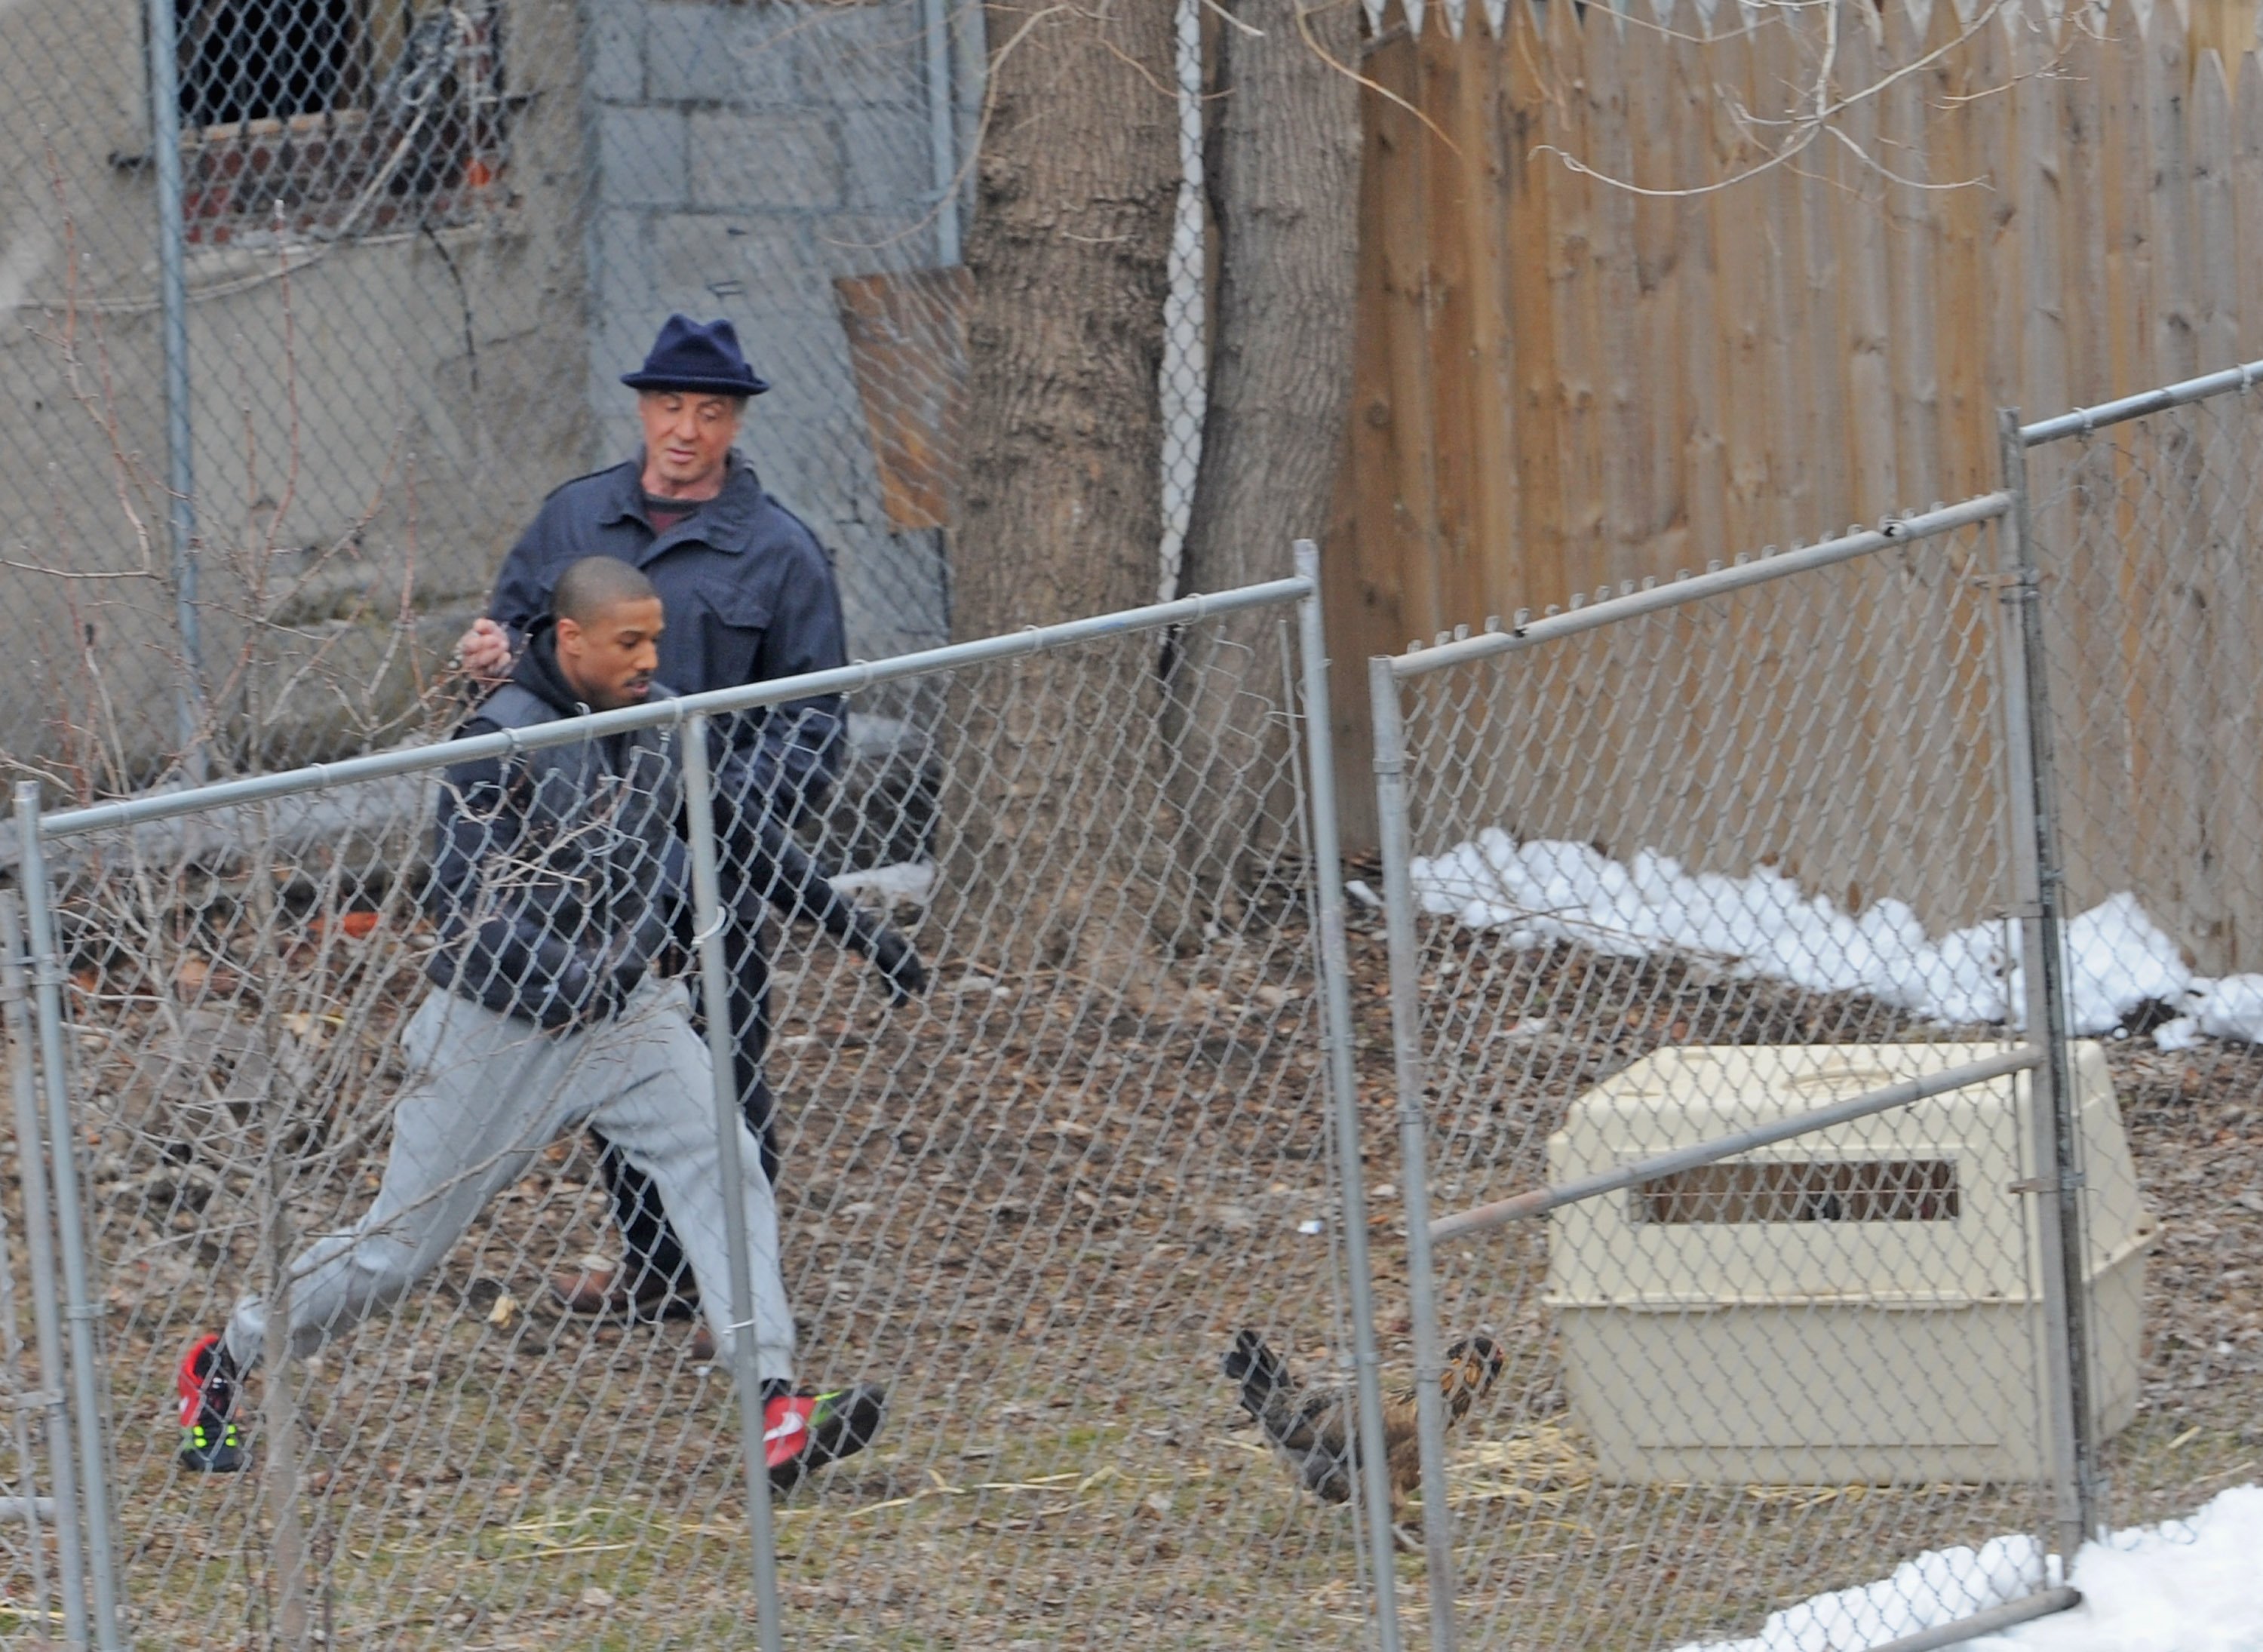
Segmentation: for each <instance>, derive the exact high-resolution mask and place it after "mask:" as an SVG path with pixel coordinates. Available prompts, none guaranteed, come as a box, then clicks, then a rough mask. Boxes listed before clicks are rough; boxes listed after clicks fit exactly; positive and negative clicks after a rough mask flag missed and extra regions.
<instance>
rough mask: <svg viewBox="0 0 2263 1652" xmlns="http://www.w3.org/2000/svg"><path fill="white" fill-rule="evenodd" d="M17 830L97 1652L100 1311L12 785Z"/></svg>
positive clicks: (56, 970)
mask: <svg viewBox="0 0 2263 1652" xmlns="http://www.w3.org/2000/svg"><path fill="white" fill-rule="evenodd" d="M16 830H17V833H18V841H19V844H20V846H21V849H22V859H21V860H19V861H18V878H19V880H20V881H21V883H22V886H23V894H24V916H25V920H26V922H25V929H26V930H27V931H28V932H29V935H30V938H31V960H32V990H33V1015H34V1017H35V1018H36V1019H37V1022H38V1025H39V1038H40V1076H41V1077H42V1078H43V1079H44V1080H45V1083H46V1087H47V1138H48V1143H47V1144H48V1148H49V1150H50V1151H51V1152H52V1153H53V1155H54V1167H53V1169H54V1193H55V1231H56V1234H57V1235H58V1237H59V1238H60V1241H61V1245H60V1249H61V1253H62V1279H63V1296H64V1301H65V1310H64V1311H65V1314H66V1316H67V1317H68V1318H69V1322H70V1363H71V1404H72V1407H73V1409H74V1410H75V1412H76V1426H75V1428H74V1430H73V1432H74V1433H76V1436H77V1441H78V1456H79V1468H80V1473H81V1474H82V1476H83V1479H84V1481H85V1484H86V1547H87V1561H88V1564H87V1570H88V1573H89V1576H90V1578H91V1580H92V1582H93V1584H94V1643H95V1645H96V1646H98V1647H99V1648H101V1649H102V1652H117V1649H118V1648H119V1647H120V1646H121V1645H122V1644H123V1634H124V1631H123V1628H122V1626H121V1625H120V1622H119V1612H118V1556H117V1554H116V1552H115V1551H114V1550H113V1549H112V1547H111V1538H110V1491H109V1485H110V1474H109V1465H108V1460H107V1457H106V1455H105V1450H104V1441H103V1417H102V1402H101V1396H100V1381H99V1378H98V1373H97V1371H96V1369H95V1348H94V1327H95V1321H96V1318H97V1316H98V1314H99V1312H100V1310H99V1309H98V1308H96V1307H95V1305H94V1299H93V1294H92V1293H91V1291H90V1288H89V1286H88V1270H87V1257H86V1231H87V1230H86V1217H85V1214H84V1213H83V1212H82V1211H81V1210H80V1208H79V1178H78V1163H77V1155H76V1153H75V1152H74V1151H73V1150H72V1133H71V1113H70V1084H69V1077H68V1069H66V1068H65V1066H64V1054H63V1002H62V983H63V967H62V959H61V955H60V954H59V953H58V950H57V941H56V938H55V924H54V911H53V909H52V902H53V900H54V892H53V890H52V889H51V888H49V886H48V883H47V857H46V851H45V848H44V846H43V845H42V844H41V843H40V788H39V785H38V783H37V782H35V781H32V780H19V781H18V782H17V784H16Z"/></svg>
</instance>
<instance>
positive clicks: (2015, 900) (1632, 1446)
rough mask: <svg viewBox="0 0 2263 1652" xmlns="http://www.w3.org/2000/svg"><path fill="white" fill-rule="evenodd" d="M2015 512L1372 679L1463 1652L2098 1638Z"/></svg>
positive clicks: (1417, 1250)
mask: <svg viewBox="0 0 2263 1652" xmlns="http://www.w3.org/2000/svg"><path fill="white" fill-rule="evenodd" d="M2011 507H2012V499H2011V496H2009V495H2007V494H1994V495H1990V496H1985V497H1983V498H1979V499H1975V500H1972V501H1969V502H1967V503H1965V504H1961V505H1957V506H1955V507H1952V508H1948V509H1937V510H1935V511H1933V512H1931V513H1929V514H1927V515H1920V516H1912V517H1910V518H1905V519H1902V520H1898V521H1894V522H1890V523H1888V524H1887V525H1884V526H1883V527H1881V528H1880V529H1878V530H1876V531H1875V532H1869V533H1859V532H1858V533H1850V534H1849V535H1847V537H1845V538H1843V539H1839V540H1831V541H1828V542H1826V543H1822V544H1818V545H1815V546H1811V547H1803V548H1795V549H1793V550H1791V551H1789V552H1776V551H1775V550H1773V549H1772V550H1770V551H1769V552H1768V553H1766V554H1763V555H1761V556H1760V557H1758V558H1754V559H1750V560H1746V559H1739V562H1737V563H1736V564H1735V565H1733V566H1730V567H1722V566H1720V565H1718V564H1716V565H1715V566H1714V567H1713V568H1712V569H1710V570H1709V571H1708V572H1706V573H1704V574H1702V575H1697V576H1685V577H1683V578H1681V579H1680V580H1678V581H1674V582H1671V583H1655V582H1650V583H1645V584H1644V585H1642V586H1641V587H1639V588H1637V587H1634V586H1631V585H1629V586H1624V587H1621V588H1618V589H1615V590H1613V589H1606V590H1605V591H1600V592H1598V593H1597V594H1596V596H1595V597H1594V598H1593V599H1592V600H1583V601H1576V602H1574V603H1573V605H1572V607H1571V609H1570V610H1569V611H1568V612H1556V611H1553V610H1551V612H1549V613H1548V614H1547V615H1546V616H1545V617H1542V618H1529V617H1527V616H1523V615H1520V616H1519V617H1518V619H1517V621H1516V623H1515V626H1514V627H1512V628H1510V629H1507V630H1488V631H1487V632H1486V634H1480V635H1475V636H1470V635H1462V636H1457V637H1455V638H1453V639H1450V640H1449V639H1444V638H1442V639H1440V641H1439V642H1438V644H1437V645H1436V646H1434V647H1430V648H1414V649H1412V650H1410V651H1409V652H1408V653H1406V655H1404V656H1397V657H1392V658H1379V659H1377V660H1376V661H1374V662H1373V663H1372V667H1371V683H1372V688H1373V696H1374V705H1375V718H1376V729H1377V757H1376V772H1377V799H1378V804H1379V808H1380V817H1381V822H1382V830H1383V848H1384V860H1385V881H1386V884H1387V886H1388V888H1387V891H1386V907H1387V922H1388V925H1389V944H1390V954H1391V982H1392V1027H1393V1033H1394V1041H1395V1057H1396V1062H1397V1070H1398V1087H1399V1127H1400V1134H1401V1141H1400V1147H1401V1152H1402V1156H1403V1160H1404V1163H1403V1177H1402V1185H1403V1187H1404V1190H1405V1192H1404V1195H1403V1198H1404V1215H1405V1218H1406V1235H1407V1242H1408V1243H1407V1252H1408V1277H1407V1279H1406V1293H1407V1301H1406V1317H1407V1320H1408V1322H1410V1324H1411V1332H1412V1338H1411V1339H1412V1348H1411V1361H1410V1363H1411V1366H1412V1369H1413V1373H1414V1377H1415V1380H1416V1388H1415V1393H1414V1400H1415V1402H1416V1404H1417V1405H1418V1406H1419V1407H1420V1409H1421V1429H1420V1441H1421V1465H1420V1477H1421V1505H1422V1527H1423V1532H1422V1543H1423V1547H1424V1550H1425V1554H1426V1557H1427V1575H1428V1596H1429V1605H1430V1612H1431V1614H1432V1631H1433V1632H1432V1636H1431V1644H1432V1645H1433V1646H1434V1647H1435V1648H1447V1647H1450V1646H1452V1645H1454V1644H1456V1643H1457V1634H1458V1635H1459V1636H1460V1637H1462V1639H1463V1640H1464V1641H1466V1643H1468V1644H1472V1645H1483V1646H1487V1647H1515V1648H1559V1647H1560V1648H1575V1647H1576V1648H1652V1647H1674V1646H1680V1645H1684V1644H1689V1643H1697V1642H1704V1641H1717V1640H1721V1639H1723V1638H1726V1637H1732V1636H1737V1635H1751V1634H1755V1633H1757V1632H1759V1631H1761V1627H1762V1626H1761V1619H1762V1618H1763V1617H1764V1616H1765V1615H1766V1614H1767V1613H1768V1612H1770V1611H1771V1610H1772V1609H1781V1608H1784V1607H1786V1606H1788V1605H1790V1604H1791V1603H1796V1602H1800V1601H1802V1600H1804V1599H1805V1598H1808V1597H1812V1596H1816V1595H1818V1594H1821V1593H1823V1592H1825V1591H1829V1590H1841V1589H1846V1588H1849V1587H1851V1586H1855V1585H1860V1584H1864V1583H1869V1581H1870V1580H1873V1579H1876V1578H1880V1577H1883V1576H1886V1575H1887V1574H1889V1573H1891V1574H1892V1576H1891V1581H1890V1582H1888V1583H1883V1584H1878V1585H1876V1586H1875V1587H1872V1588H1870V1589H1869V1590H1863V1591H1861V1592H1859V1593H1857V1594H1855V1595H1850V1596H1847V1597H1844V1598H1841V1599H1840V1601H1838V1602H1837V1603H1836V1604H1835V1605H1832V1606H1830V1607H1829V1608H1828V1609H1827V1610H1828V1611H1829V1612H1840V1613H1842V1614H1844V1625H1843V1627H1844V1628H1845V1630H1846V1638H1845V1639H1843V1641H1842V1640H1834V1641H1832V1644H1847V1645H1872V1646H1875V1645H1883V1644H1885V1643H1886V1642H1888V1641H1895V1643H1896V1644H1897V1645H1898V1640H1897V1639H1896V1638H1897V1637H1898V1636H1899V1635H1902V1634H1912V1633H1918V1632H1921V1631H1924V1630H1927V1629H1932V1628H1938V1627H1941V1626H1944V1625H1948V1624H1949V1623H1952V1622H1956V1621H1958V1620H1963V1619H1972V1618H1974V1617H1975V1616H1976V1615H1977V1614H1982V1613H1987V1614H1990V1615H1989V1617H1988V1619H1987V1620H1988V1621H2009V1620H2016V1619H2018V1618H2021V1617H2024V1616H2032V1615H2036V1614H2039V1613H2041V1612H2045V1611H2049V1610H2052V1609H2054V1608H2055V1607H2057V1606H2060V1605H2065V1604H2067V1601H2068V1599H2069V1598H2070V1594H2069V1591H2067V1590H2064V1589H2059V1588H2055V1587H2053V1585H2054V1583H2056V1581H2057V1580H2056V1579H2055V1577H2053V1576H2050V1570H2049V1568H2048V1566H2047V1564H2046V1561H2045V1558H2044V1557H2045V1555H2046V1554H2047V1553H2049V1552H2057V1553H2071V1552H2072V1546H2071V1542H2070V1539H2071V1538H2073V1537H2075V1536H2077V1535H2078V1534H2079V1532H2080V1531H2081V1530H2082V1526H2083V1522H2084V1520H2085V1518H2086V1511H2085V1510H2084V1507H2083V1503H2082V1498H2083V1484H2082V1478H2081V1474H2080V1460H2079V1459H2080V1453H2079V1450H2078V1446H2079V1438H2078V1433H2079V1431H2077V1430H2076V1428H2075V1426H2074V1423H2073V1417H2074V1410H2073V1406H2074V1395H2073V1387H2074V1385H2077V1384H2079V1380H2080V1379H2079V1374H2078V1373H2079V1370H2080V1366H2079V1362H2071V1361H2070V1360H2069V1359H2068V1358H2067V1357H2066V1356H2065V1353H2064V1351H2065V1350H2066V1349H2067V1348H2068V1347H2069V1346H2071V1345H2072V1344H2071V1343H2070V1340H2069V1335H2068V1330H2067V1327H2066V1325H2065V1322H2064V1321H2065V1316H2066V1315H2067V1313H2068V1311H2069V1308H2068V1298H2067V1295H2066V1293H2065V1292H2064V1288H2063V1286H2064V1273H2063V1271H2062V1265H2061V1262H2062V1238H2061V1228H2062V1223H2061V1221H2060V1220H2059V1218H2060V1215H2061V1211H2060V1206H2059V1204H2058V1202H2057V1199H2055V1198H2052V1197H2045V1196H2040V1195H2042V1192H2043V1191H2044V1190H2047V1189H2052V1188H2055V1187H2056V1186H2057V1174H2056V1166H2057V1157H2056V1155H2057V1148H2055V1146H2054V1143H2056V1142H2057V1141H2060V1140H2062V1139H2063V1138H2064V1135H2065V1131H2064V1128H2063V1127H2060V1126H2059V1125H2058V1124H2057V1121H2056V1120H2057V1114H2058V1113H2060V1112H2064V1111H2065V1110H2066V1108H2067V1107H2069V1106H2071V1105H2072V1102H2071V1097H2072V1096H2073V1093H2074V1083H2073V1079H2074V1078H2079V1077H2080V1075H2075V1076H2070V1075H2068V1074H2067V1073H2065V1072H2064V1071H2063V1070H2059V1069H2056V1068H2055V1067H2054V1065H2053V1064H2052V1063H2051V1062H2050V1061H2048V1060H2047V1059H2046V1051H2047V1050H2048V1049H2049V1048H2050V1047H2051V1041H2050V1040H2045V1039H2042V1038H2030V1037H2028V1036H2027V1035H2025V1034H2023V1032H2021V1028H2022V1027H2023V1026H2025V1027H2030V1028H2041V1027H2042V1026H2045V1025H2048V1024H2049V1017H2050V1005H2051V1002H2052V999H2053V996H2054V994H2055V991H2056V989H2055V988H2054V987H2053V985H2052V983H2051V982H2050V981H2049V980H2048V979H2038V978H2031V977H2030V976H2029V975H2028V974H2027V973H2026V972H2023V971H2022V970H2021V967H2020V963H2019V960H2021V958H2022V957H2023V956H2024V957H2028V958H2034V957H2037V956H2055V955H2056V952H2055V949H2054V948H2052V947H2050V946H2045V945H2043V944H2042V937H2043V935H2044V933H2045V932H2046V931H2047V930H2048V929H2049V927H2050V924H2051V923H2052V921H2053V912H2052V909H2050V907H2049V906H2048V905H2047V904H2046V903H2045V902H2043V901H2042V898H2041V897H2042V894H2043V888H2042V884H2041V882H2040V880H2039V875H2038V864H2039V861H2038V854H2039V851H2038V841H2039V837H2038V831H2037V828H2036V823H2035V817H2034V811H2033V807H2032V804H2033V799H2034V796H2035V790H2036V788H2035V779H2034V770H2033V760H2034V756H2035V753H2034V750H2033V748H2032V745H2031V732H2032V731H2031V728H2030V720H2029V717H2028V699H2029V695H2028V683H2029V674H2030V670H2031V669H2032V665H2031V656H2032V644H2033V641H2034V639H2033V638H2032V637H2031V636H2030V635H2029V634H2028V626H2027V624H2026V618H2027V610H2028V607H2029V605H2028V604H2026V603H2024V602H2023V601H2022V600H2021V593H2022V592H2023V591H2026V590H2027V589H2028V584H2027V583H2025V582H2024V581H2023V579H2022V577H2021V557H2020V553H2019V547H2018V540H2017V537H2016V525H2017V524H2016V521H2015V519H2014V513H2013V512H2012V509H2011ZM1883 779H1890V780H1891V784H1881V781H1882V780H1883ZM2059 1047H2061V1048H2064V1045H2063V1044H2062V1045H2060V1046H2059ZM1378 1311H1379V1312H1380V1313H1381V1314H1382V1315H1383V1321H1384V1322H1385V1323H1386V1324H1387V1323H1390V1322H1392V1317H1393V1313H1394V1305H1393V1304H1392V1302H1391V1301H1388V1300H1387V1299H1386V1300H1385V1301H1384V1302H1383V1303H1382V1305H1381V1307H1380V1308H1379V1310H1378ZM1390 1355H1391V1351H1390V1350H1389V1349H1388V1348H1386V1349H1385V1358H1386V1360H1388V1359H1389V1358H1390ZM1457 1412H1465V1414H1463V1415H1458V1416H1457ZM2006 1534H2009V1535H2006ZM2022 1534H2024V1535H2022ZM1957 1545H1985V1547H1983V1548H1982V1549H1981V1553H1980V1554H1979V1556H1978V1557H1977V1562H1975V1563H1973V1564H1970V1565H1959V1564H1956V1563H1953V1562H1947V1563H1945V1562H1941V1561H1939V1560H1938V1559H1937V1558H1936V1559H1934V1560H1928V1561H1922V1562H1921V1563H1916V1564H1910V1563H1908V1562H1918V1561H1920V1556H1924V1555H1927V1554H1929V1553H1930V1552H1934V1551H1941V1550H1944V1549H1948V1548H1951V1547H1954V1546H1957ZM1897 1567H1898V1568H1899V1569H1897ZM1802 1610H1804V1611H1805V1612H1809V1613H1810V1614H1811V1615H1812V1614H1814V1613H1816V1612H1825V1611H1826V1608H1823V1607H1818V1606H1812V1605H1811V1606H1808V1607H1805V1608H1802ZM1786 1643H1787V1644H1789V1642H1786ZM1821 1643H1822V1642H1821V1641H1817V1644H1821ZM1759 1644H1760V1642H1758V1641H1755V1642H1753V1645H1755V1646H1758V1645H1759Z"/></svg>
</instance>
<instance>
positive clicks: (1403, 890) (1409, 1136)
mask: <svg viewBox="0 0 2263 1652" xmlns="http://www.w3.org/2000/svg"><path fill="white" fill-rule="evenodd" d="M1367 680H1368V690H1369V693H1370V698H1371V700H1372V703H1373V706H1374V714H1375V808H1376V820H1377V827H1378V837H1380V839H1381V844H1382V849H1383V903H1384V919H1385V930H1386V932H1387V946H1388V950H1389V953H1390V959H1391V1046H1392V1059H1393V1063H1394V1067H1395V1070H1396V1075H1397V1083H1398V1087H1399V1156H1400V1157H1401V1158H1402V1159H1403V1160H1404V1161H1405V1162H1404V1163H1402V1164H1401V1165H1400V1167H1399V1209H1400V1210H1401V1211H1402V1212H1403V1213H1404V1214H1405V1216H1406V1297H1407V1311H1408V1313H1409V1314H1410V1315H1411V1316H1412V1317H1413V1322H1414V1326H1413V1329H1414V1404H1415V1421H1416V1428H1417V1431H1418V1437H1419V1450H1420V1452H1421V1465H1422V1544H1423V1548H1424V1551H1425V1553H1426V1555H1427V1557H1428V1562H1429V1575H1430V1647H1431V1652H1453V1648H1454V1531H1453V1515H1452V1511H1450V1509H1449V1508H1448V1506H1447V1503H1446V1412H1445V1399H1444V1396H1443V1395H1442V1393H1441V1392H1440V1391H1439V1388H1438V1382H1439V1379H1440V1378H1441V1377H1442V1375H1443V1374H1444V1373H1445V1356H1444V1353H1443V1351H1442V1348H1441V1346H1440V1344H1439V1338H1438V1302H1437V1294H1436V1276H1435V1273H1434V1272H1432V1270H1431V1263H1430V1190H1429V1179H1430V1148H1429V1118H1428V1110H1427V1108H1426V1106H1425V1105H1424V1104H1425V1100H1426V1096H1425V1091H1424V1088H1423V1082H1422V1005H1421V973H1422V951H1421V941H1420V940H1419V939H1418V938H1417V937H1416V935H1415V933H1414V884H1413V844H1412V840H1411V834H1410V831H1409V828H1408V825H1407V819H1406V727H1405V724H1404V721H1403V720H1402V715H1401V712H1400V707H1399V682H1398V679H1397V678H1396V677H1393V676H1392V672H1391V662H1390V661H1389V660H1388V659H1386V658H1381V657H1378V658H1376V659H1372V660H1370V661H1369V662H1368V675H1367ZM1360 1218H1361V1219H1364V1213H1360ZM1378 1563H1380V1562H1379V1561H1378Z"/></svg>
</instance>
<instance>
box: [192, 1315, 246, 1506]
mask: <svg viewBox="0 0 2263 1652" xmlns="http://www.w3.org/2000/svg"><path fill="white" fill-rule="evenodd" d="M180 1388H181V1467H184V1468H193V1469H195V1470H197V1471H198V1472H199V1473H200V1474H234V1473H235V1472H236V1470H238V1469H239V1468H242V1467H243V1458H244V1452H243V1439H242V1436H241V1435H240V1434H238V1433H237V1431H236V1427H235V1362H234V1361H233V1360H231V1359H229V1358H228V1350H227V1349H226V1348H224V1347H222V1346H221V1340H220V1338H219V1337H215V1336H212V1335H210V1334H209V1333H207V1334H206V1335H205V1336H202V1337H198V1338H197V1339H196V1341H194V1342H192V1343H191V1344H189V1351H188V1352H186V1353H185V1354H183V1355H182V1356H181V1378H180Z"/></svg>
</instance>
